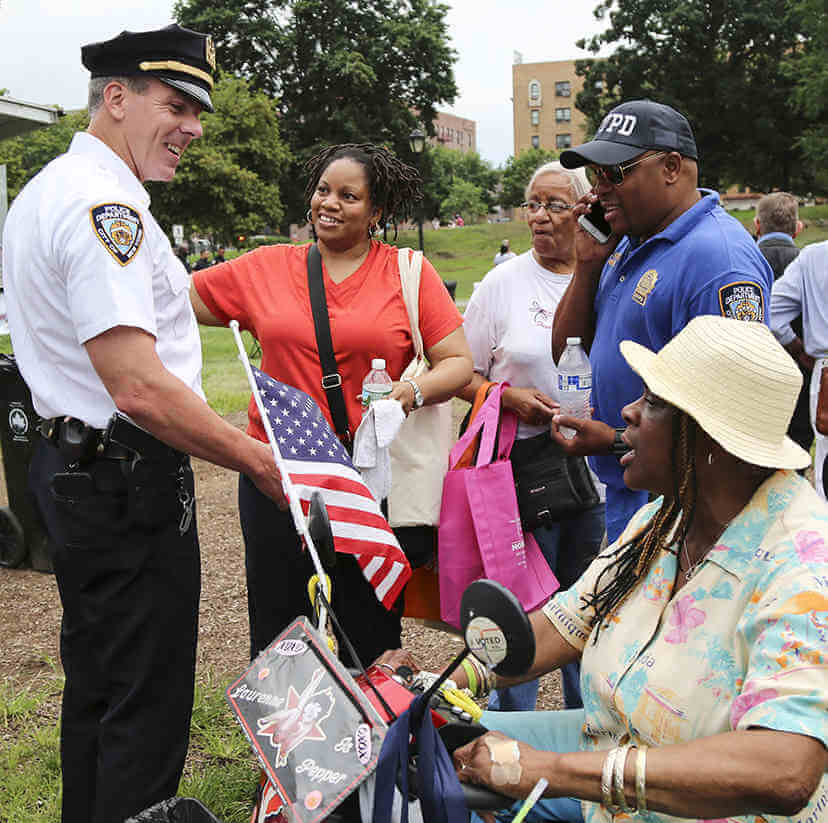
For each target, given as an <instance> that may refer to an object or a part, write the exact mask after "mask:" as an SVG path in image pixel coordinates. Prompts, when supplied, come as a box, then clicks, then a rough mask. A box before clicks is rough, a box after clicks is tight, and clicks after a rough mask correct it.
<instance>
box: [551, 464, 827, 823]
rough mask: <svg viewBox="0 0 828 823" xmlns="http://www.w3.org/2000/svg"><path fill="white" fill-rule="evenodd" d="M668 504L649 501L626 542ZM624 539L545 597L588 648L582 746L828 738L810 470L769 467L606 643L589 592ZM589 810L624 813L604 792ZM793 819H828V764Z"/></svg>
mask: <svg viewBox="0 0 828 823" xmlns="http://www.w3.org/2000/svg"><path fill="white" fill-rule="evenodd" d="M660 505H661V501H660V499H659V500H656V501H654V502H653V503H650V504H648V505H647V506H644V507H643V508H642V509H641V510H640V511H639V512H638V513H637V514H636V515H635V516H634V517H633V518H632V520H631V521H630V523H629V525H628V526H627V528H626V530H625V531H624V533H623V534H622V535H621V538H620V540H621V541H622V542H623V541H624V540H628V539H629V538H630V537H631V536H633V535H634V534H635V533H636V532H637V531H640V530H641V528H642V527H643V526H644V525H645V524H646V523H647V521H648V520H649V519H650V518H651V517H652V516H653V514H654V513H655V512H656V511H657V510H658V508H659V506H660ZM616 545H617V544H616ZM612 548H614V547H610V550H608V551H605V552H603V553H602V554H601V555H599V556H598V557H597V558H596V559H595V560H594V561H593V563H592V565H591V566H590V567H589V569H587V571H586V572H585V573H584V575H583V576H582V577H581V578H580V580H578V582H577V583H576V584H575V585H574V586H573V587H572V588H570V589H568V590H567V591H564V592H559V593H557V594H556V595H555V596H554V597H553V598H552V599H551V600H550V601H549V602H548V603H547V604H546V606H545V607H544V613H545V614H546V616H547V617H548V618H549V620H550V621H551V622H552V624H553V625H554V626H555V627H556V628H557V629H558V631H559V632H560V633H561V634H562V635H563V636H564V637H565V638H566V639H567V640H568V641H569V642H570V643H571V644H572V645H573V646H575V647H576V648H578V649H580V650H582V653H583V654H582V659H581V690H582V693H583V700H584V710H585V713H586V722H585V724H584V728H583V733H582V737H581V747H582V749H585V750H600V749H609V748H611V747H612V746H614V745H617V744H618V742H619V741H620V742H622V743H623V742H627V741H630V740H631V741H632V742H633V743H634V744H635V743H638V742H643V743H646V744H648V745H650V746H659V745H670V744H673V743H683V742H687V741H690V740H694V739H696V738H700V737H705V736H708V735H713V734H718V733H721V732H725V731H729V730H732V729H746V728H748V727H751V726H762V727H765V728H768V729H776V730H780V731H786V732H796V733H799V734H806V735H809V736H811V737H814V738H816V739H817V740H821V741H822V743H823V744H825V745H827V746H828V643H826V638H828V506H826V504H825V503H824V502H823V501H822V500H820V499H819V497H818V496H817V494H816V492H814V490H813V489H812V488H811V487H810V485H809V484H808V483H807V482H806V481H805V480H803V479H802V478H801V477H799V475H797V474H796V473H795V472H789V471H777V472H776V473H775V474H774V475H772V476H771V477H770V478H768V479H767V480H766V481H765V482H764V483H763V484H762V485H761V486H760V488H759V489H758V490H757V492H756V493H755V494H754V496H753V498H752V499H751V501H750V502H749V503H748V505H747V506H746V507H745V508H744V509H743V510H742V512H741V513H740V514H739V515H738V516H737V517H736V518H735V519H734V520H733V521H731V523H730V525H729V526H728V528H727V529H726V531H725V532H724V533H723V534H722V536H721V537H720V538H719V541H718V543H717V544H716V545H715V546H714V547H713V549H712V550H711V551H710V552H709V553H708V555H707V557H706V558H705V559H704V561H703V562H702V564H701V565H700V566H699V568H698V569H697V570H696V572H695V574H694V576H693V577H692V579H691V580H690V581H688V582H687V583H686V584H685V585H684V586H683V587H682V588H681V589H680V590H679V592H678V593H677V595H676V597H675V598H674V597H673V585H674V581H675V579H676V572H677V565H678V560H677V555H676V547H675V545H674V546H672V547H671V549H670V550H666V551H663V552H662V554H661V555H660V556H659V557H657V558H656V559H655V561H654V562H653V563H652V565H651V566H650V570H649V573H648V574H647V577H646V579H645V580H644V581H643V582H642V584H641V585H640V586H639V587H638V588H637V589H636V590H635V591H634V592H633V593H632V594H631V595H630V597H629V598H628V599H627V600H626V601H625V602H624V603H623V604H622V605H621V607H620V609H619V610H618V612H617V613H616V614H615V615H614V616H613V617H612V618H611V620H610V622H609V625H607V626H605V627H604V628H603V629H602V630H601V633H600V636H599V639H598V642H597V643H596V644H594V645H593V643H592V638H591V635H592V630H593V629H592V618H593V617H594V612H593V611H592V609H590V608H587V607H586V606H585V605H584V604H583V602H582V601H581V599H580V596H581V594H582V593H585V592H592V590H593V587H594V584H595V579H596V577H597V575H598V574H599V573H600V571H601V569H602V568H603V567H604V566H605V565H606V563H607V562H608V561H607V556H608V554H609V551H611V550H612ZM768 767H769V768H771V767H772V764H768ZM583 812H584V819H585V821H586V823H598V822H599V821H607V820H609V819H611V815H610V814H609V813H608V812H607V811H606V810H605V809H604V808H603V807H602V806H600V805H599V804H597V803H591V802H584V803H583ZM623 816H625V815H618V817H619V818H620V817H623ZM626 816H629V815H626ZM634 816H637V817H640V818H641V819H644V820H653V821H668V820H675V819H678V818H673V817H671V816H670V815H666V814H661V813H657V812H649V811H647V812H643V813H641V814H640V815H634ZM734 819H737V820H740V821H745V822H746V823H760V822H761V821H763V820H767V821H776V820H786V819H788V818H782V817H777V816H773V815H765V816H764V817H760V816H755V815H750V816H744V817H740V818H734ZM791 819H793V820H795V821H797V823H817V821H828V775H823V779H822V782H821V783H820V785H819V787H818V788H817V790H816V792H815V793H814V795H813V796H812V798H811V801H810V803H809V805H808V806H807V807H806V808H805V809H803V810H802V811H801V812H800V813H799V814H798V815H796V817H795V818H791Z"/></svg>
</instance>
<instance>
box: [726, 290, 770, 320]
mask: <svg viewBox="0 0 828 823" xmlns="http://www.w3.org/2000/svg"><path fill="white" fill-rule="evenodd" d="M719 308H720V309H721V312H722V317H731V318H733V319H734V320H751V321H754V322H757V323H764V321H765V298H764V296H763V295H762V290H761V289H760V288H759V286H757V285H756V283H750V282H748V281H745V280H740V281H737V282H735V283H728V284H727V285H726V286H722V287H721V288H720V289H719Z"/></svg>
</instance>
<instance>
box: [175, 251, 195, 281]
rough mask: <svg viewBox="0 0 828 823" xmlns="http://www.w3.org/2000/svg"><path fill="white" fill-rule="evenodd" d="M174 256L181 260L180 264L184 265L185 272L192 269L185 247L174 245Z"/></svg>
mask: <svg viewBox="0 0 828 823" xmlns="http://www.w3.org/2000/svg"><path fill="white" fill-rule="evenodd" d="M175 256H176V257H177V258H178V259H179V260H180V261H181V265H182V266H184V268H185V270H186V271H187V274H189V273H190V272H191V271H192V270H193V267H192V266H191V265H190V261H189V260H188V253H187V247H186V246H176V247H175Z"/></svg>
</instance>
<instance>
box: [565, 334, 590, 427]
mask: <svg viewBox="0 0 828 823" xmlns="http://www.w3.org/2000/svg"><path fill="white" fill-rule="evenodd" d="M591 392H592V368H591V367H590V365H589V358H588V357H587V354H586V352H585V351H584V347H583V346H582V345H581V338H580V337H567V338H566V348H565V349H564V353H563V354H562V355H561V360H560V362H559V363H558V399H559V400H560V404H561V414H566V415H569V416H570V417H580V418H582V419H584V418H586V419H588V418H589V416H590V414H589V396H590V393H591ZM560 432H561V434H562V435H563V436H564V437H574V436H575V429H570V428H567V427H566V426H561V427H560Z"/></svg>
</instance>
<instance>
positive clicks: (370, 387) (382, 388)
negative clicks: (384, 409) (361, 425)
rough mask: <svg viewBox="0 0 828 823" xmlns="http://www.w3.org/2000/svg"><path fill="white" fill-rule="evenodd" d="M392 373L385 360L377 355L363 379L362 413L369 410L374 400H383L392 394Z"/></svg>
mask: <svg viewBox="0 0 828 823" xmlns="http://www.w3.org/2000/svg"><path fill="white" fill-rule="evenodd" d="M392 388H393V386H392V381H391V375H389V374H388V372H387V371H386V370H385V360H383V359H382V358H381V357H375V358H374V359H373V360H372V361H371V371H369V372H368V374H366V375H365V379H364V380H363V381H362V413H363V414H365V412H366V411H368V406H370V405H371V403H373V402H374V400H382V399H383V398H385V397H388V395H389V394H391V389H392Z"/></svg>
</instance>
